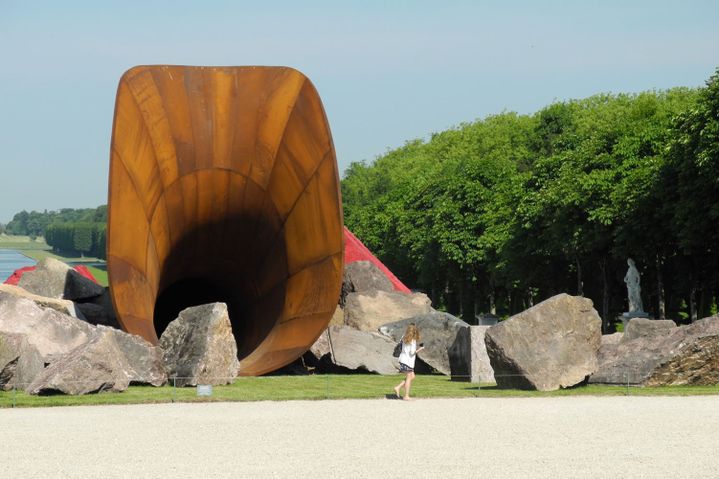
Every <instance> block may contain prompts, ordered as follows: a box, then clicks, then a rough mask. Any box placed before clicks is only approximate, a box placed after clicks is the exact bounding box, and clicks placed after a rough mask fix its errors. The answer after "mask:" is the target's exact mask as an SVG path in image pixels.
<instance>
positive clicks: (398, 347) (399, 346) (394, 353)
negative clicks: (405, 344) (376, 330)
mask: <svg viewBox="0 0 719 479" xmlns="http://www.w3.org/2000/svg"><path fill="white" fill-rule="evenodd" d="M401 352H402V341H400V342H398V343H397V344H396V345H395V347H394V351H392V356H393V357H395V358H398V357H399V355H400V353H401Z"/></svg>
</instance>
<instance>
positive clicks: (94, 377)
mask: <svg viewBox="0 0 719 479" xmlns="http://www.w3.org/2000/svg"><path fill="white" fill-rule="evenodd" d="M128 369H129V366H128V365H127V363H126V362H125V360H124V355H123V354H122V352H121V351H120V349H119V348H118V346H117V342H116V341H115V337H114V336H113V335H112V334H110V333H108V332H107V331H105V332H101V333H98V334H96V335H94V336H93V337H92V339H90V340H89V341H87V342H86V343H84V344H82V345H81V346H79V347H77V348H75V349H73V350H72V351H70V352H69V353H67V354H65V355H63V356H62V357H60V358H57V359H56V360H55V361H54V362H53V363H52V364H50V365H49V366H48V367H47V368H45V370H44V371H42V373H40V375H39V376H38V377H37V378H35V380H34V381H33V382H32V384H30V386H29V387H28V388H27V392H28V393H30V394H52V393H56V392H62V393H65V394H72V395H78V394H88V393H94V392H102V391H113V392H119V391H124V390H125V389H127V386H128V385H129V384H130V379H129V374H128V373H127V370H128Z"/></svg>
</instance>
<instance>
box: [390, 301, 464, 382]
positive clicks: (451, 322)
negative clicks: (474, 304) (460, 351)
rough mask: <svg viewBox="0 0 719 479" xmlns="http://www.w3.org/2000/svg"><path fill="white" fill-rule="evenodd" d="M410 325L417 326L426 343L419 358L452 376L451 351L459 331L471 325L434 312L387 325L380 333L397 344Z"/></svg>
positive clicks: (422, 339) (422, 341)
mask: <svg viewBox="0 0 719 479" xmlns="http://www.w3.org/2000/svg"><path fill="white" fill-rule="evenodd" d="M410 323H414V324H416V325H417V329H419V334H420V343H424V349H423V350H422V351H420V352H419V353H417V357H419V358H420V359H421V360H422V361H424V362H425V363H427V364H428V365H430V366H431V367H433V368H434V369H436V370H437V371H439V372H440V373H442V374H447V375H449V374H451V372H452V369H451V367H450V349H451V348H452V345H453V344H454V343H455V341H456V339H457V334H458V333H459V331H460V330H461V329H464V328H468V327H469V324H467V323H465V322H464V321H462V320H461V319H459V318H456V317H454V316H452V315H451V314H447V313H442V312H438V311H434V312H431V313H427V314H421V315H417V316H413V317H411V318H408V319H403V320H401V321H395V322H393V323H389V324H385V325H384V326H381V327H380V328H379V332H380V333H381V334H383V335H385V336H387V337H389V338H390V339H391V340H392V342H393V343H396V342H397V341H400V340H401V339H402V336H404V333H405V331H406V329H407V326H409V324H410Z"/></svg>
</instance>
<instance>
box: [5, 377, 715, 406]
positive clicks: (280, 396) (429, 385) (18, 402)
mask: <svg viewBox="0 0 719 479" xmlns="http://www.w3.org/2000/svg"><path fill="white" fill-rule="evenodd" d="M401 379H402V376H399V375H396V376H378V375H370V374H352V375H312V376H265V377H258V378H254V377H242V378H238V379H237V380H235V382H234V383H233V384H231V385H227V386H214V387H213V395H212V397H198V396H197V392H196V389H195V388H190V387H187V388H173V387H172V386H164V387H159V388H155V387H152V386H131V387H130V388H129V389H128V390H127V391H125V392H122V393H101V394H88V395H85V396H64V395H53V396H31V395H28V394H25V393H24V392H21V391H17V392H15V391H5V392H0V407H13V405H14V406H16V407H42V406H71V405H92V404H143V403H167V402H173V401H177V402H202V401H205V402H207V401H289V400H300V399H304V400H319V399H372V398H373V399H378V398H385V397H387V396H388V395H393V394H394V392H393V391H392V388H393V387H394V385H396V384H397V383H398V382H399V381H400V380H401ZM707 394H719V385H716V386H670V387H658V388H638V387H630V388H627V387H625V386H599V385H588V386H581V387H576V388H571V389H561V390H559V391H551V392H539V391H520V390H514V389H498V388H497V387H496V386H495V385H493V384H480V385H477V384H472V383H467V382H460V381H451V380H450V379H449V378H447V377H446V376H439V375H431V376H418V377H417V379H416V380H415V383H414V384H413V396H414V397H416V398H417V399H422V398H506V397H528V398H531V397H547V396H623V395H631V396H694V395H707Z"/></svg>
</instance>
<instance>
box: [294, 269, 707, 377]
mask: <svg viewBox="0 0 719 479" xmlns="http://www.w3.org/2000/svg"><path fill="white" fill-rule="evenodd" d="M410 322H413V323H415V324H417V326H418V328H419V330H420V332H421V335H422V342H424V344H425V349H424V350H423V351H421V352H420V353H419V354H418V363H417V366H418V371H422V369H423V368H424V369H425V370H432V371H434V372H438V373H441V374H446V375H451V376H452V377H453V378H455V379H464V380H471V381H472V382H496V384H497V385H498V386H499V387H501V388H521V389H536V390H542V391H550V390H555V389H559V388H568V387H572V386H576V385H579V384H584V383H587V382H592V383H609V384H627V383H629V384H635V385H644V386H653V385H664V384H716V383H718V382H719V317H717V316H715V317H711V318H706V319H703V320H700V321H698V322H696V323H694V324H692V325H689V326H681V327H677V326H676V325H675V324H674V322H672V321H658V320H649V319H643V318H635V319H632V320H630V321H629V322H628V323H627V328H626V332H625V333H624V334H622V333H617V334H613V335H607V336H602V334H601V319H600V318H599V315H598V313H597V311H596V310H595V309H594V307H593V304H592V301H591V300H589V299H587V298H584V297H575V296H570V295H567V294H559V295H557V296H554V297H551V298H549V299H547V300H545V301H543V302H541V303H539V304H537V305H535V306H533V307H531V308H529V309H527V310H526V311H523V312H521V313H519V314H517V315H514V316H512V317H510V318H509V319H507V320H505V321H502V322H500V323H499V324H496V325H494V326H470V325H468V324H467V323H465V322H464V321H462V320H460V319H458V318H455V317H454V316H452V315H449V314H446V313H442V312H438V311H435V310H434V309H432V307H431V304H430V301H429V298H427V296H425V295H423V294H421V293H414V294H409V295H408V294H403V293H399V292H396V291H394V290H393V289H392V284H391V283H390V281H389V280H388V279H387V278H386V277H385V276H384V274H383V273H382V272H381V271H380V270H379V269H378V268H376V267H375V266H374V265H373V264H371V263H370V262H367V261H359V262H356V263H352V264H350V265H348V266H347V267H346V269H345V277H344V282H343V286H342V297H341V298H340V302H339V306H338V309H337V312H336V313H335V316H334V318H333V320H332V323H331V327H330V328H328V330H327V331H325V332H324V333H323V334H322V335H321V336H320V338H319V339H318V340H317V342H316V343H315V344H314V345H313V346H312V348H311V349H310V351H309V352H308V353H307V354H306V355H305V363H308V364H311V365H312V366H314V367H315V368H317V369H318V370H319V371H323V370H324V371H343V372H347V371H369V372H374V373H379V374H394V373H396V372H397V369H398V364H397V360H396V359H395V358H393V357H392V355H391V351H392V348H393V346H394V344H395V343H396V342H397V341H399V340H400V339H401V337H402V334H403V333H404V331H405V328H406V327H407V325H408V323H410Z"/></svg>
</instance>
